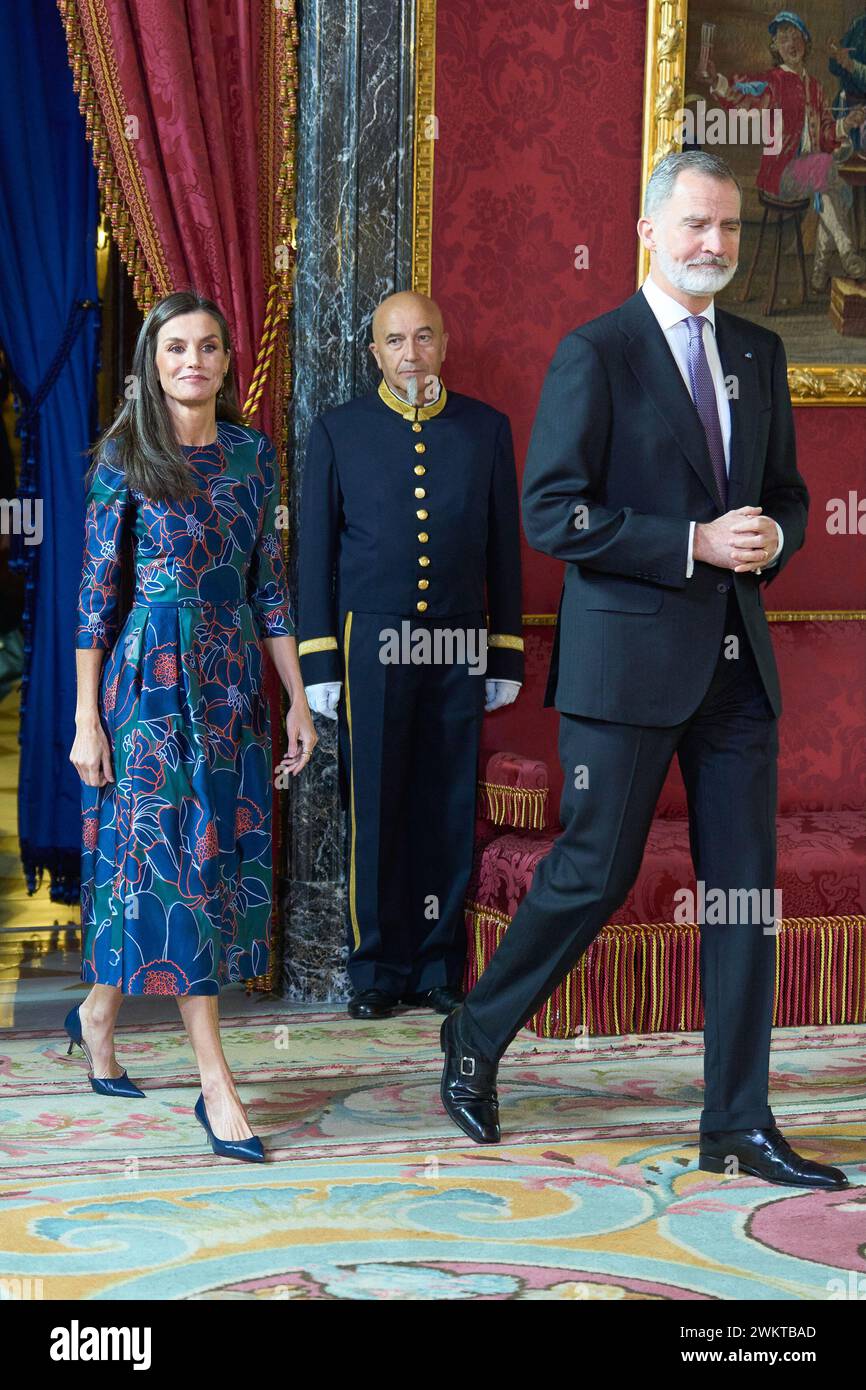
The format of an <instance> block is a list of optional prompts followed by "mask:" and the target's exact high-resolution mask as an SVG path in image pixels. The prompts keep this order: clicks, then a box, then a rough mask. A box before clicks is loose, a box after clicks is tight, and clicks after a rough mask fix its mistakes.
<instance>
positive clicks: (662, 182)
mask: <svg viewBox="0 0 866 1390" xmlns="http://www.w3.org/2000/svg"><path fill="white" fill-rule="evenodd" d="M686 170H693V171H694V172H695V173H696V174H705V175H706V177H707V178H710V179H718V180H719V181H720V182H723V183H733V184H736V186H737V188H739V190H740V193H742V191H743V190H742V188H740V185H739V183H738V182H737V179H736V178H735V177H734V172H733V170H732V169H731V166H730V165H729V164H726V163H725V161H724V160H723V159H721V158H720V156H719V155H717V154H708V153H707V151H706V150H681V151H680V152H678V153H676V152H675V153H674V154H666V155H665V157H664V159H660V160H659V162H658V164H657V165H656V167H655V168H654V169H653V171H652V173H651V174H650V177H649V179H648V180H647V186H646V190H645V192H644V195H643V215H644V217H652V215H653V213H654V212H656V211H657V210H658V208H660V207H661V205H662V203H666V202H667V201H668V199H669V198H670V197H671V195H672V194H673V191H674V184H675V183H676V181H677V179H678V178H679V176H680V174H682V173H685V171H686Z"/></svg>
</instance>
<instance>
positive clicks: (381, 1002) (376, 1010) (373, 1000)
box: [348, 989, 397, 1018]
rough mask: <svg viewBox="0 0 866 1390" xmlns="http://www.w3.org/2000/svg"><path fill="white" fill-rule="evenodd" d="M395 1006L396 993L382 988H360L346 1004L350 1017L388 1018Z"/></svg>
mask: <svg viewBox="0 0 866 1390" xmlns="http://www.w3.org/2000/svg"><path fill="white" fill-rule="evenodd" d="M396 1007H397V996H396V994H386V993H385V991H384V990H383V989H362V990H361V991H360V993H359V994H356V995H355V996H354V997H353V998H352V999H350V1000H349V1004H348V1010H349V1017H350V1018H390V1017H391V1015H392V1013H393V1012H394V1010H395V1009H396Z"/></svg>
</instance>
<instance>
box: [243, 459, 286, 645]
mask: <svg viewBox="0 0 866 1390" xmlns="http://www.w3.org/2000/svg"><path fill="white" fill-rule="evenodd" d="M259 463H260V466H261V471H262V479H263V485H264V489H265V504H264V511H263V516H262V526H261V530H260V531H259V534H258V538H257V540H256V544H255V548H254V550H253V554H252V558H251V561H250V571H249V579H248V595H249V603H250V607H251V609H252V612H253V618H254V620H255V624H256V628H257V630H258V633H259V636H260V637H294V635H295V623H294V617H293V614H292V604H291V600H290V598H289V586H288V580H287V578H286V567H285V563H284V561H283V550H282V545H281V543H280V535H279V531H278V529H277V507H278V505H279V487H278V485H277V482H278V477H279V473H278V467H277V451H276V449H275V447H274V444H273V441H272V440H270V439H269V438H268V436H267V435H266V434H263V435H262V437H261V439H260V441H259Z"/></svg>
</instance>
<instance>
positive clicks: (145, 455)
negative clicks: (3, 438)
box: [85, 290, 246, 502]
mask: <svg viewBox="0 0 866 1390" xmlns="http://www.w3.org/2000/svg"><path fill="white" fill-rule="evenodd" d="M199 311H201V312H202V313H206V314H210V316H211V318H213V319H215V320H216V322H217V323H218V325H219V330H220V337H221V338H222V345H223V351H224V352H229V353H231V342H230V341H229V328H228V324H227V323H226V320H225V317H224V315H223V314H222V313H221V312H220V310H219V309H218V308H217V306H216V304H214V302H213V300H211V299H207V298H205V296H204V295H202V294H199V293H198V292H197V291H196V290H176V291H175V293H174V294H167V295H165V296H164V297H163V298H162V299H159V300H157V302H156V304H154V305H153V308H152V309H151V310H150V312H149V314H148V315H147V318H146V319H145V320H144V323H143V324H142V325H141V330H140V332H139V335H138V340H137V342H136V344H135V351H134V353H133V354H132V373H131V376H132V385H133V387H134V390H133V392H132V394H131V395H130V396H129V397H128V398H127V399H126V400H125V401H124V403H123V405H122V406H121V408H120V410H119V411H118V413H117V416H116V417H115V419H114V420H113V421H112V423H111V424H110V425H109V426H108V428H107V429H106V430H104V431H103V433H102V434H101V435H100V437H99V439H98V440H97V441H96V443H95V444H94V445H93V446H92V448H90V449H88V450H87V453H88V454H92V455H93V459H92V462H91V464H90V467H89V469H88V472H87V476H86V479H85V485H86V486H89V484H90V481H91V478H92V476H93V473H94V471H95V469H96V467H97V465H98V462H99V457H100V454H101V453H102V450H103V448H104V446H105V444H106V443H107V441H108V440H109V439H114V440H116V441H117V454H116V455H115V458H114V459H113V460H112V463H113V464H114V466H115V467H117V468H118V469H119V470H120V471H122V472H123V473H124V474H125V477H126V483H127V486H128V487H130V488H133V489H135V490H136V491H138V492H141V493H143V494H144V496H145V497H148V498H150V499H151V501H154V502H167V501H170V500H177V501H186V500H188V499H189V498H191V497H192V496H194V495H195V493H196V491H197V488H196V486H195V483H194V480H193V477H192V474H191V473H190V470H189V468H188V467H187V465H186V462H185V460H184V457H183V454H182V453H181V450H180V446H179V444H178V442H177V439H176V438H175V434H174V428H173V426H172V422H171V416H170V415H169V412H168V409H167V407H166V404H165V395H164V392H163V389H162V386H161V385H160V381H159V372H158V370H157V366H156V340H157V337H158V335H159V330H160V329H161V328H162V327H163V325H164V324H166V323H168V321H169V319H173V318H176V317H177V315H178V314H192V313H196V312H199ZM216 416H217V419H218V420H230V421H231V422H232V423H233V424H235V425H242V424H245V423H246V422H245V420H244V414H243V411H242V410H241V407H240V404H239V402H238V396H237V384H236V379H235V366H234V353H231V356H230V357H229V366H228V371H227V372H226V375H225V380H224V381H223V384H222V387H221V388H220V392H219V394H218V396H217V400H216Z"/></svg>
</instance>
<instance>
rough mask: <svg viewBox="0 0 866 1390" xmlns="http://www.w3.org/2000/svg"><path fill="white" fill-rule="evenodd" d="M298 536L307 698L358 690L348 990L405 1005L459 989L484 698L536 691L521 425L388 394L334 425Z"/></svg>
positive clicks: (316, 451)
mask: <svg viewBox="0 0 866 1390" xmlns="http://www.w3.org/2000/svg"><path fill="white" fill-rule="evenodd" d="M299 531H300V552H299V573H298V598H299V619H298V633H297V636H298V654H299V657H300V663H301V673H302V676H303V680H304V684H305V685H314V684H317V683H319V682H321V681H337V680H339V681H342V682H343V691H342V695H341V699H340V705H339V720H340V731H339V732H340V764H341V766H340V773H341V788H342V791H343V794H344V798H345V803H346V805H347V807H348V811H349V854H350V862H349V893H348V918H349V921H348V926H349V938H350V957H349V967H348V968H349V976H350V979H351V981H352V984H353V985H354V987H355V988H356V989H357V990H359V991H360V990H365V989H382V990H385V991H386V992H387V993H390V994H394V995H396V996H398V997H399V996H400V995H402V994H407V993H410V992H411V993H416V992H418V993H420V992H422V991H425V990H428V989H432V988H433V987H434V986H436V985H444V984H450V985H458V986H459V984H460V981H461V973H462V966H463V958H464V951H465V930H464V925H463V899H464V895H465V891H466V886H467V883H468V879H469V874H470V871H471V867H472V848H473V831H474V821H475V796H476V776H477V759H478V737H479V733H480V728H481V720H482V717H483V706H484V682H485V678H487V679H491V678H493V679H496V678H499V679H508V680H522V679H523V640H522V637H521V610H520V597H521V594H520V527H519V511H518V500H517V480H516V476H515V468H514V450H513V445H512V440H511V427H510V425H509V422H508V418H507V416H505V415H502V414H501V413H500V412H499V411H497V410H494V409H492V408H491V407H490V406H488V405H485V404H483V402H481V401H477V400H474V399H472V397H470V396H461V395H457V394H456V393H454V392H450V391H446V388H445V387H444V386H442V387H441V390H440V394H439V397H438V399H437V400H436V401H434V402H433V403H432V404H424V403H423V402H422V403H421V404H419V405H418V406H411V405H409V404H408V402H406V401H404V400H402V399H400V397H398V396H396V395H395V394H394V393H393V392H392V391H391V390H390V389H389V387H388V386H387V385H386V383H385V382H384V380H383V381H382V384H381V385H380V387H379V389H378V391H372V392H370V394H369V395H366V396H363V397H361V398H360V399H358V400H356V401H351V402H350V403H348V404H347V405H342V406H338V407H336V408H335V409H333V410H329V411H326V412H325V414H323V415H321V416H320V417H319V418H318V419H316V420H315V421H314V422H313V426H312V429H311V431H310V437H309V442H308V446H307V458H306V467H305V472H304V481H303V488H302V497H301V515H300V527H299ZM487 613H489V622H488V620H487V617H486V614H487ZM437 631H438V632H439V633H440V634H443V635H444V634H447V633H450V634H452V638H451V640H454V634H463V635H464V636H465V638H466V642H465V650H463V649H462V647H461V644H460V641H459V639H457V640H456V642H455V645H454V646H451V647H450V649H449V644H448V642H447V641H445V642H444V643H443V645H442V646H441V647H440V648H439V649H438V658H439V659H437V645H436V641H435V640H434V639H435V638H436V634H437ZM422 632H424V633H426V634H427V639H428V640H429V641H430V642H431V644H432V645H431V647H430V648H429V649H428V653H427V654H428V656H429V655H431V654H432V657H433V659H432V661H431V660H421V661H419V660H418V656H420V655H423V652H422V647H421V643H422V641H423V640H424V639H423V638H422V637H421V633H422ZM485 635H486V653H485V651H484V644H485ZM413 650H414V651H415V653H416V656H415V660H413V659H412V651H413ZM395 653H396V654H397V659H396V660H395ZM446 653H448V655H445V654H446ZM485 655H486V668H485V665H484V657H485ZM407 657H408V659H407Z"/></svg>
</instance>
